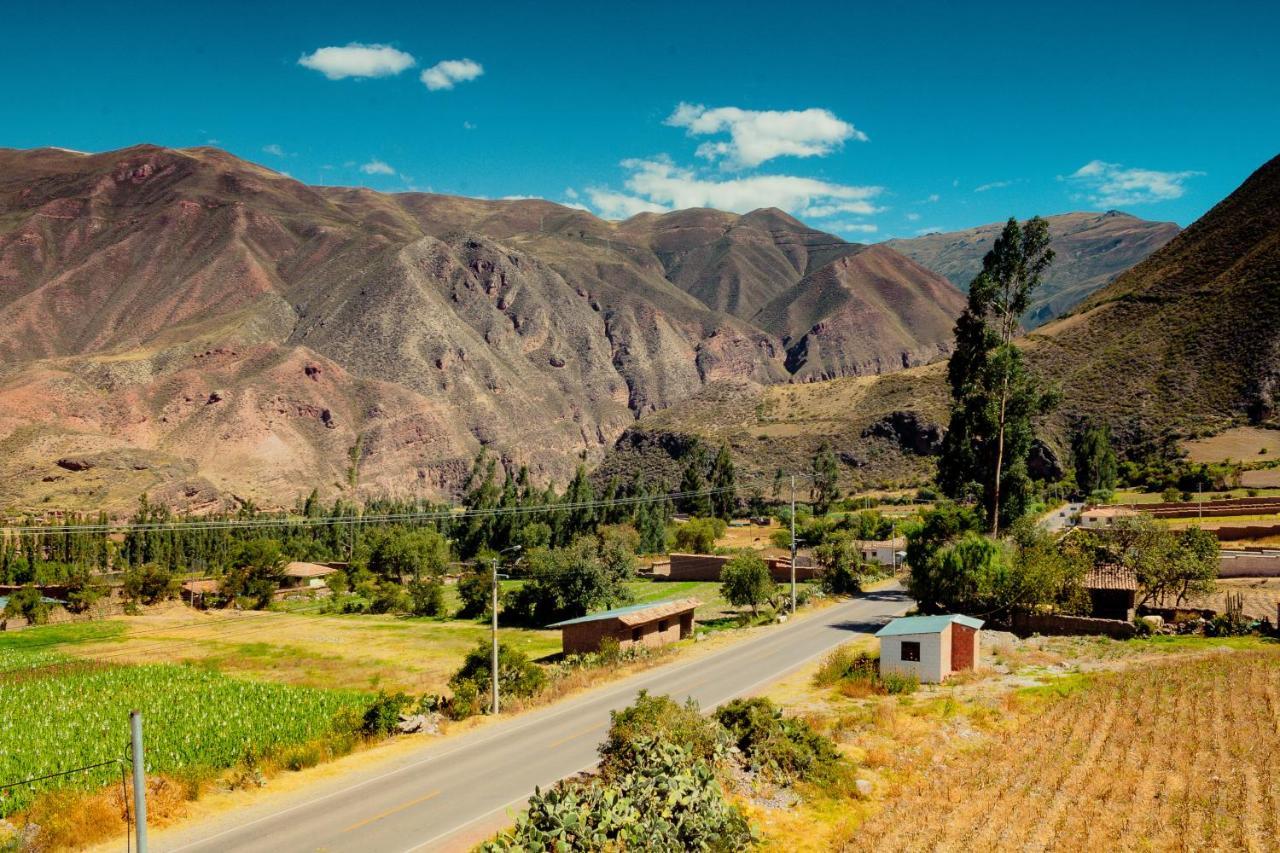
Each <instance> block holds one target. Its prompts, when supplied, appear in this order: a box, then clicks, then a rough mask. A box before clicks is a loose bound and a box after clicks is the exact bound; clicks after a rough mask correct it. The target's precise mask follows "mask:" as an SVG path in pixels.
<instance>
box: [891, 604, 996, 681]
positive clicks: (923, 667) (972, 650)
mask: <svg viewBox="0 0 1280 853" xmlns="http://www.w3.org/2000/svg"><path fill="white" fill-rule="evenodd" d="M981 627H982V620H981V619H973V618H971V617H969V616H961V615H959V614H945V615H942V616H904V617H902V618H899V619H894V620H893V621H892V622H890V623H889V624H888V625H885V626H884V627H883V628H881V629H880V630H879V631H877V632H876V637H878V638H879V640H880V674H881V675H882V676H883V675H887V674H889V673H895V674H897V675H907V676H911V675H914V676H915V677H916V678H918V679H919V680H920V682H921V683H922V684H937V683H940V682H942V681H944V680H945V679H946V677H947V676H948V675H950V674H951V673H953V672H960V671H961V670H966V669H973V668H974V667H975V666H977V662H978V655H979V633H978V631H979V629H980V628H981Z"/></svg>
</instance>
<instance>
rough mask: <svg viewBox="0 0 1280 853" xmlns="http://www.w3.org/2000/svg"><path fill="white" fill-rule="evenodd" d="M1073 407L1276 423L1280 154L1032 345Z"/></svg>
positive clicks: (1140, 418)
mask: <svg viewBox="0 0 1280 853" xmlns="http://www.w3.org/2000/svg"><path fill="white" fill-rule="evenodd" d="M1028 354H1029V356H1030V358H1031V360H1032V363H1033V364H1034V365H1035V366H1036V368H1037V369H1038V370H1040V371H1042V372H1043V373H1045V374H1046V375H1048V376H1051V377H1053V378H1054V379H1055V380H1056V381H1057V382H1058V383H1059V384H1060V385H1061V386H1062V388H1063V389H1064V392H1065V394H1066V400H1065V406H1064V408H1065V409H1066V410H1068V411H1072V410H1074V411H1080V412H1096V413H1100V414H1104V415H1107V416H1109V417H1110V418H1111V419H1112V420H1113V421H1116V422H1118V424H1117V425H1119V426H1124V425H1127V424H1129V423H1140V424H1143V425H1144V426H1147V427H1149V428H1152V429H1163V428H1174V429H1185V430H1198V429H1206V428H1216V427H1219V426H1221V425H1223V424H1224V423H1226V422H1227V421H1228V420H1231V419H1249V420H1251V421H1254V422H1261V423H1275V421H1276V411H1277V392H1278V391H1280V157H1277V158H1275V159H1273V160H1271V161H1270V162H1268V163H1266V164H1265V165H1264V166H1262V167H1261V168H1260V169H1258V170H1257V171H1256V172H1254V173H1253V174H1252V175H1251V176H1250V177H1249V178H1248V179H1247V180H1246V181H1245V182H1244V183H1243V184H1241V186H1240V187H1239V188H1238V189H1236V190H1235V192H1233V193H1232V194H1231V195H1229V196H1228V197H1227V198H1226V199H1224V200H1223V201H1221V202H1219V203H1218V204H1217V205H1216V206H1215V207H1214V208H1213V209H1212V210H1210V211H1209V212H1208V213H1206V214H1205V215H1204V216H1202V217H1201V218H1200V219H1199V220H1197V221H1196V222H1195V223H1193V224H1192V225H1191V226H1190V227H1188V228H1187V229H1186V230H1185V231H1183V232H1182V233H1181V234H1179V235H1178V236H1177V237H1176V238H1174V239H1173V240H1172V241H1170V242H1169V244H1168V245H1166V246H1165V247H1164V248H1163V249H1161V250H1159V251H1158V252H1156V253H1155V254H1153V255H1152V256H1151V257H1149V258H1148V259H1147V260H1145V261H1144V262H1142V263H1141V264H1139V265H1138V266H1137V267H1135V268H1133V269H1132V270H1130V271H1129V272H1127V273H1125V274H1124V275H1122V276H1121V277H1120V278H1118V279H1117V280H1116V281H1115V282H1113V283H1112V284H1111V285H1109V286H1108V287H1106V288H1104V289H1102V290H1100V291H1098V292H1097V293H1095V294H1094V295H1093V296H1092V297H1091V298H1090V299H1088V300H1087V301H1086V302H1085V303H1084V304H1082V305H1081V306H1080V307H1079V308H1078V309H1077V310H1076V312H1075V314H1073V315H1072V316H1070V317H1067V318H1065V319H1063V320H1059V321H1058V322H1056V323H1052V324H1050V325H1048V326H1045V327H1044V328H1042V329H1040V330H1039V331H1038V332H1037V333H1036V334H1034V335H1031V336H1030V337H1029V338H1028Z"/></svg>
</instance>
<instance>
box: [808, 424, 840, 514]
mask: <svg viewBox="0 0 1280 853" xmlns="http://www.w3.org/2000/svg"><path fill="white" fill-rule="evenodd" d="M839 478H840V467H839V464H838V463H837V462H836V454H835V452H834V451H833V450H832V449H831V445H830V444H828V443H827V442H825V441H824V442H822V445H821V446H820V447H819V448H818V452H817V453H815V454H814V455H813V482H812V485H811V487H810V489H809V500H810V502H811V503H812V504H813V514H814V515H826V514H827V511H828V510H830V509H831V505H832V504H833V503H835V500H836V498H838V497H840V490H839Z"/></svg>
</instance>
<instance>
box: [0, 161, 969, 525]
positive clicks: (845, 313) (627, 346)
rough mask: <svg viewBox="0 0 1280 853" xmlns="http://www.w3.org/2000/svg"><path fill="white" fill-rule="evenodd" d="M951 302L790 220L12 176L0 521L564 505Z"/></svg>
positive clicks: (4, 232)
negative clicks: (80, 511) (188, 511)
mask: <svg viewBox="0 0 1280 853" xmlns="http://www.w3.org/2000/svg"><path fill="white" fill-rule="evenodd" d="M962 302H963V298H962V296H961V295H960V294H959V293H958V292H957V291H956V290H955V289H954V288H953V287H952V286H951V285H950V284H949V283H948V282H947V281H946V280H945V279H944V278H942V277H941V276H939V275H937V274H935V273H932V272H930V271H929V270H927V269H925V268H923V267H921V266H920V265H918V264H916V263H915V262H913V261H911V260H909V259H907V258H906V257H904V256H902V255H899V254H897V253H895V252H893V251H892V250H890V249H887V248H885V247H882V246H865V245H860V244H855V243H847V242H845V241H843V240H841V239H839V238H837V237H834V236H832V235H830V234H825V233H823V232H821V231H817V230H814V229H812V228H809V227H807V226H805V225H803V224H802V223H800V222H799V221H797V220H796V219H794V218H792V217H790V216H788V215H786V214H785V213H782V212H781V211H778V210H758V211H755V212H753V213H749V214H746V215H737V214H731V213H723V212H720V211H714V210H686V211H679V212H676V213H670V214H666V215H654V214H643V215H640V216H636V217H634V218H632V219H629V220H626V221H624V222H620V223H617V222H610V221H605V220H602V219H599V218H597V217H595V216H593V215H591V214H589V213H587V212H585V211H581V210H576V209H571V208H567V207H563V206H560V205H556V204H552V203H549V202H545V201H540V200H512V201H488V200H480V199H467V198H458V197H451V196H442V195H433V194H426V193H404V194H394V195H388V194H383V193H377V192H373V191H371V190H367V189H351V188H330V187H311V186H306V185H304V184H302V183H299V182H298V181H295V180H292V179H291V178H289V177H287V176H284V175H282V174H279V173H277V172H273V171H271V170H269V169H265V168H262V167H259V166H256V165H254V164H252V163H248V162H246V161H243V160H240V159H238V158H235V157H233V156H232V155H230V154H228V153H226V152H224V151H220V150H217V149H213V148H195V149H183V150H171V149H164V148H157V147H155V146H138V147H134V148H130V149H125V150H121V151H114V152H106V153H102V154H94V155H85V154H79V153H76V152H70V151H65V150H61V149H37V150H32V151H16V150H4V151H0V477H2V479H0V483H2V484H0V505H3V504H5V503H7V504H9V505H11V506H19V505H27V506H29V505H31V503H32V501H37V502H44V503H51V504H53V505H55V506H70V507H86V508H87V507H94V506H102V505H108V506H120V505H122V504H127V503H130V502H132V500H134V499H135V498H136V495H137V494H138V493H139V492H141V491H144V490H147V491H150V492H151V493H152V497H153V498H155V499H158V500H164V501H166V502H169V503H173V504H177V505H181V506H191V507H200V506H214V505H219V504H221V503H225V502H227V501H228V500H231V499H233V498H239V499H253V500H256V501H258V502H259V503H279V502H281V501H282V500H284V501H286V502H287V501H290V500H292V498H293V496H295V495H296V494H297V493H299V492H300V491H303V490H305V489H308V488H310V487H312V486H317V487H319V488H321V489H322V491H329V492H332V491H337V490H341V491H362V492H365V493H393V494H407V493H408V494H431V495H441V494H444V495H448V494H450V493H452V492H454V491H456V489H457V488H458V486H459V484H460V483H461V481H462V479H463V478H464V476H465V472H466V470H467V468H468V467H469V464H470V459H471V458H472V457H473V456H474V454H475V453H476V452H477V451H478V450H479V449H480V448H481V447H488V448H491V449H492V450H493V452H495V453H497V454H498V455H500V456H502V457H503V458H504V459H505V460H507V461H509V462H511V463H523V464H528V465H530V467H531V468H532V470H533V472H534V474H535V475H536V476H540V477H543V478H553V479H564V478H567V477H568V476H569V475H570V474H571V473H572V470H573V467H574V466H575V465H576V464H578V463H579V462H581V461H586V462H593V461H595V460H597V459H599V458H600V457H601V456H602V455H603V453H604V452H605V450H606V449H607V448H608V447H610V446H611V445H612V444H613V442H614V440H615V439H616V438H617V436H618V435H619V434H620V433H621V432H622V431H623V430H624V429H625V428H626V427H627V426H629V425H630V424H631V423H632V422H633V421H634V420H635V418H636V417H637V416H640V415H643V414H645V413H647V412H652V411H656V410H659V409H662V408H665V407H667V406H669V405H671V404H673V403H675V402H678V401H679V400H682V399H685V398H687V397H689V396H690V395H692V394H694V393H695V392H696V391H697V390H699V389H700V388H702V387H704V386H705V385H706V384H707V383H711V382H715V381H718V380H722V379H731V378H732V379H739V378H741V379H749V380H752V381H756V382H760V383H763V384H773V383H779V382H785V381H788V380H791V379H796V378H799V379H816V378H829V377H836V376H844V375H854V374H857V375H862V374H868V373H879V372H885V371H891V370H898V369H901V368H903V367H904V366H910V365H916V364H922V363H925V362H928V361H930V360H932V359H935V358H937V357H938V356H940V355H943V354H945V353H946V352H947V349H948V347H949V343H950V327H951V323H952V320H953V318H954V317H955V315H956V314H957V313H958V312H959V310H960V308H961V306H962Z"/></svg>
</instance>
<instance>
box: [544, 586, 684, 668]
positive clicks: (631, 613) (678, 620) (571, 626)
mask: <svg viewBox="0 0 1280 853" xmlns="http://www.w3.org/2000/svg"><path fill="white" fill-rule="evenodd" d="M700 604H702V602H701V601H699V600H698V599H696V598H677V599H672V600H670V601H658V602H654V603H652V604H633V605H631V606H630V607H617V608H614V609H613V610H605V611H603V612H601V613H588V614H587V615H586V616H579V617H578V618H577V619H566V620H565V621H563V622H557V623H555V624H554V625H548V626H547V627H549V628H559V629H560V632H561V637H562V638H563V643H564V653H565V654H567V655H581V654H586V653H588V652H594V651H598V650H599V649H600V643H601V642H603V641H604V640H605V639H606V638H612V639H614V640H617V641H618V647H619V648H623V649H625V648H628V647H630V646H635V645H645V646H661V645H665V644H667V643H674V642H675V641H676V640H682V639H684V638H685V637H690V636H692V635H693V611H694V610H695V609H697V607H698V605H700Z"/></svg>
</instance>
